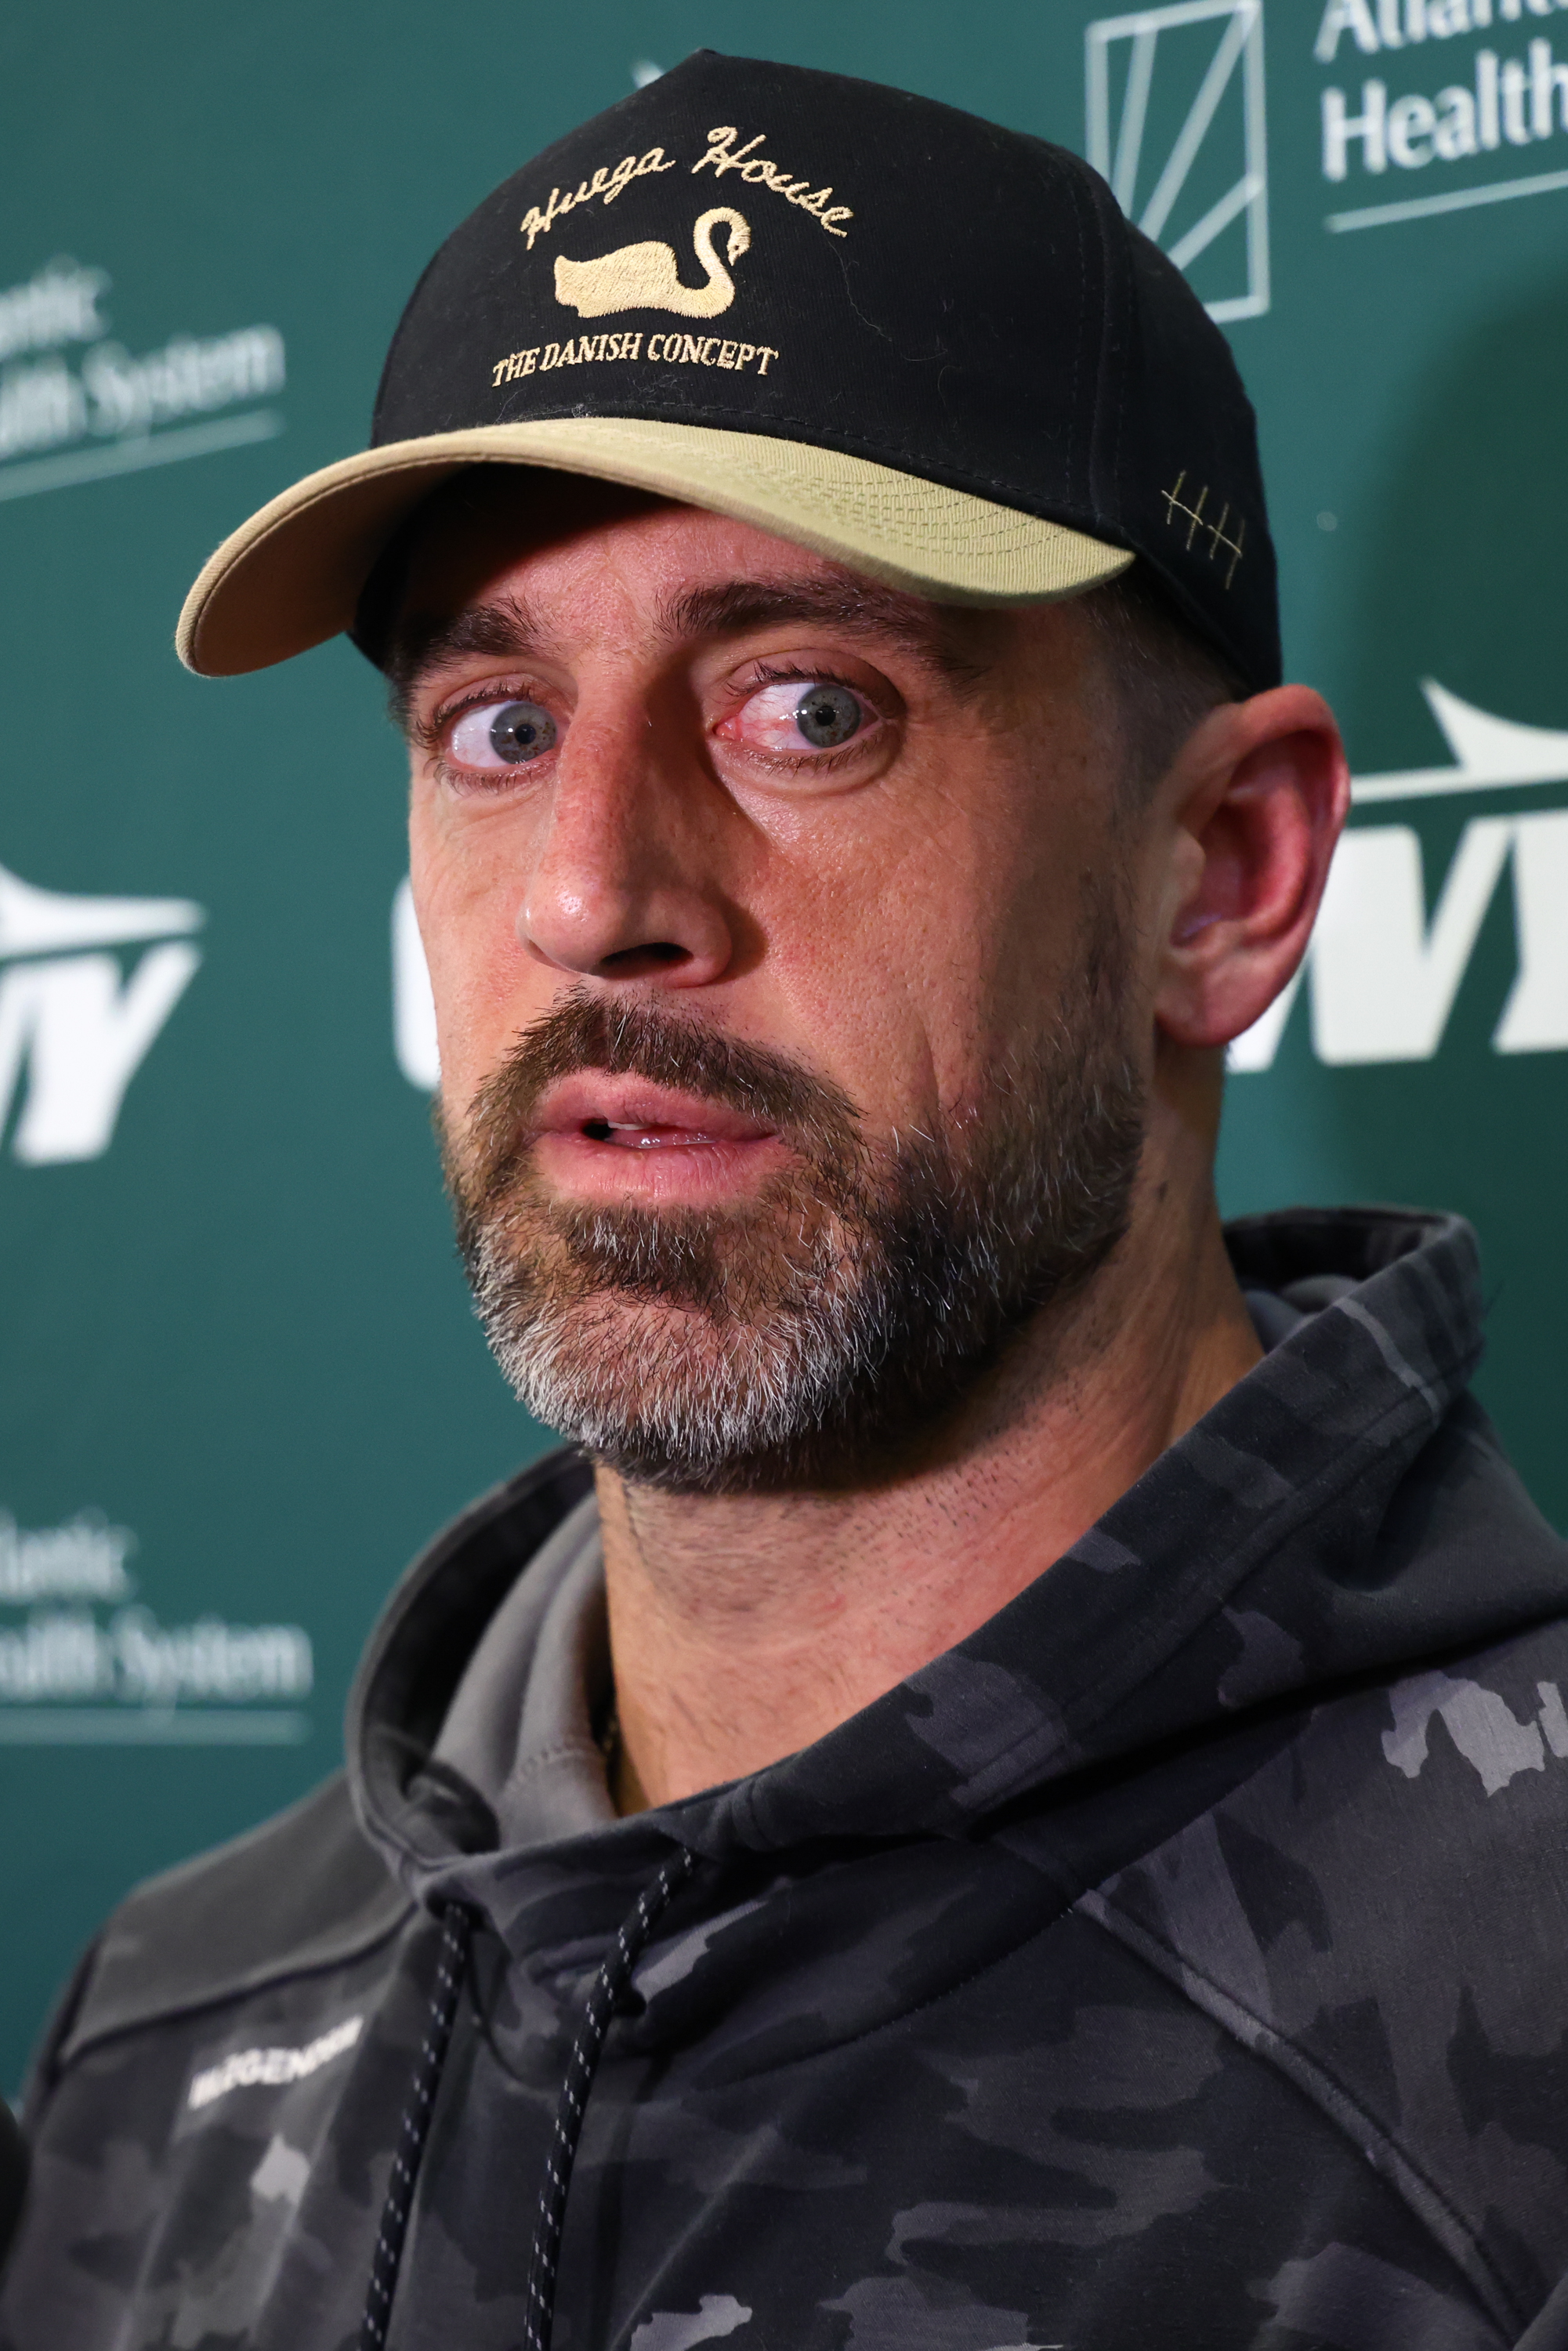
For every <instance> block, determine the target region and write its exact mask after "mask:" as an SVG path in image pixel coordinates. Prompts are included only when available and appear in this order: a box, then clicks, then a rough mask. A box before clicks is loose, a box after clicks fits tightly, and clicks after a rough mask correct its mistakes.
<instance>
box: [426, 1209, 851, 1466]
mask: <svg viewBox="0 0 1568 2351" xmlns="http://www.w3.org/2000/svg"><path fill="white" fill-rule="evenodd" d="M606 1239H608V1236H603V1237H601V1250H600V1251H599V1252H598V1254H599V1256H600V1263H601V1267H603V1269H604V1270H605V1271H606V1272H608V1270H609V1268H608V1267H607V1266H605V1265H604V1259H605V1258H606V1257H607V1256H609V1257H612V1256H613V1254H614V1247H613V1243H611V1245H610V1247H609V1248H608V1249H606V1248H605V1247H604V1245H603V1244H604V1241H605V1240H606ZM656 1248H657V1243H656V1240H655V1253H656ZM639 1253H640V1254H641V1253H643V1252H639ZM810 1254H811V1256H812V1257H813V1258H815V1259H817V1260H818V1262H817V1264H816V1266H815V1267H814V1268H812V1269H810V1270H807V1269H805V1268H800V1269H798V1271H799V1272H800V1273H804V1274H805V1276H806V1278H805V1279H804V1280H799V1279H797V1280H792V1281H791V1282H790V1284H789V1290H790V1293H791V1294H790V1296H789V1301H788V1302H787V1303H780V1304H778V1305H776V1306H775V1307H774V1308H773V1310H772V1311H765V1312H762V1313H760V1314H756V1315H753V1316H750V1317H747V1318H746V1319H742V1318H739V1317H736V1316H731V1315H727V1314H724V1313H722V1312H719V1313H715V1312H713V1311H710V1310H709V1309H708V1308H706V1307H705V1306H694V1305H684V1304H671V1303H666V1302H664V1301H661V1300H659V1299H658V1298H657V1297H655V1296H653V1295H651V1294H650V1293H649V1290H646V1289H644V1288H643V1287H642V1286H641V1285H638V1286H637V1287H634V1288H630V1289H627V1290H615V1289H613V1288H604V1289H599V1290H595V1291H594V1292H592V1293H591V1294H589V1295H586V1296H583V1295H578V1296H575V1297H562V1296H559V1295H553V1294H551V1293H550V1292H549V1290H547V1289H546V1288H544V1286H543V1285H536V1284H535V1283H533V1282H529V1281H528V1280H526V1279H522V1278H520V1277H519V1272H518V1269H517V1264H516V1262H515V1261H514V1260H513V1259H511V1258H510V1257H509V1256H508V1254H507V1250H506V1246H505V1242H504V1240H503V1239H502V1238H501V1237H500V1236H498V1235H497V1232H496V1231H495V1230H494V1229H492V1230H490V1231H488V1232H486V1233H485V1234H484V1235H482V1236H480V1237H478V1238H476V1241H475V1243H474V1244H473V1245H472V1246H471V1248H470V1249H469V1250H468V1251H467V1257H468V1273H469V1280H470V1281H471V1283H472V1286H473V1290H474V1299H475V1304H476V1307H477V1309H478V1313H479V1318H480V1321H481V1322H483V1324H484V1327H485V1332H486V1337H487V1339H488V1340H489V1343H490V1347H491V1350H492V1352H493V1353H494V1355H495V1357H496V1360H497V1364H499V1365H500V1368H501V1371H502V1373H503V1374H505V1376H506V1378H507V1381H508V1382H509V1383H510V1384H511V1387H512V1388H513V1390H514V1392H515V1394H516V1395H517V1400H518V1402H519V1403H520V1404H521V1405H523V1406H524V1408H525V1409H526V1410H527V1411H528V1412H529V1413H531V1414H532V1415H533V1416H534V1418H535V1419H536V1420H539V1421H542V1422H543V1423H544V1424H545V1426H547V1427H549V1428H555V1429H559V1431H560V1432H561V1434H562V1435H563V1436H565V1437H570V1438H572V1439H574V1440H575V1442H576V1443H577V1444H579V1445H580V1446H582V1447H584V1449H585V1450H586V1451H587V1452H589V1453H590V1454H591V1455H592V1456H593V1457H594V1458H595V1459H596V1460H598V1461H601V1462H603V1463H604V1464H605V1465H606V1466H607V1467H608V1468H612V1469H615V1470H618V1471H619V1472H620V1473H621V1474H622V1476H623V1477H625V1478H627V1479H631V1480H632V1481H633V1482H635V1483H638V1484H643V1485H654V1486H660V1487H663V1488H664V1489H668V1490H671V1491H674V1492H688V1493H692V1492H697V1493H704V1492H706V1493H722V1492H739V1491H746V1490H755V1489H759V1488H767V1487H779V1486H786V1485H790V1484H794V1483H797V1482H799V1481H800V1480H801V1479H810V1477H811V1476H812V1474H813V1472H816V1473H818V1474H820V1473H821V1470H822V1469H823V1468H825V1467H826V1466H827V1464H826V1460H825V1457H826V1456H827V1455H830V1454H831V1453H835V1452H837V1451H838V1450H839V1449H840V1447H839V1446H838V1445H835V1444H834V1443H832V1442H831V1437H830V1432H831V1431H834V1430H835V1429H836V1430H841V1431H843V1432H844V1433H845V1434H846V1435H847V1433H848V1432H847V1429H846V1428H845V1424H846V1421H848V1422H851V1423H853V1424H854V1426H856V1428H857V1429H859V1430H861V1431H862V1432H865V1423H866V1420H867V1418H868V1415H867V1413H866V1411H865V1408H864V1404H863V1402H861V1400H863V1399H868V1398H870V1397H871V1396H873V1395H874V1394H875V1392H876V1389H877V1386H878V1373H879V1369H880V1367H881V1366H882V1365H883V1364H884V1363H885V1361H886V1356H887V1347H888V1325H889V1322H890V1320H894V1319H896V1318H895V1317H893V1316H890V1313H889V1302H888V1297H887V1290H888V1284H887V1281H886V1279H885V1270H883V1269H879V1270H878V1274H877V1277H876V1278H873V1279H871V1280H867V1278H866V1270H865V1269H864V1268H863V1267H862V1269H861V1270H860V1272H859V1274H858V1275H857V1276H855V1277H851V1276H850V1275H849V1273H848V1270H847V1267H846V1264H845V1258H844V1253H843V1252H842V1251H841V1250H836V1249H833V1248H832V1247H831V1245H830V1244H829V1241H828V1237H827V1236H826V1235H825V1234H824V1235H823V1236H821V1240H820V1241H819V1242H818V1244H817V1246H816V1247H815V1248H814V1249H812V1250H811V1252H810ZM646 1278H647V1277H646V1276H645V1275H644V1277H643V1279H644V1280H646ZM857 1403H859V1404H860V1408H859V1409H857ZM867 1433H868V1432H867Z"/></svg>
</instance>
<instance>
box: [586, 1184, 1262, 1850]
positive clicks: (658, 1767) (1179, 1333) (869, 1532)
mask: <svg viewBox="0 0 1568 2351" xmlns="http://www.w3.org/2000/svg"><path fill="white" fill-rule="evenodd" d="M1151 1159H1153V1160H1154V1161H1155V1163H1156V1164H1155V1165H1151V1164H1150V1162H1151ZM1161 1162H1164V1163H1166V1164H1165V1165H1160V1164H1158V1163H1161ZM1168 1163H1169V1155H1168V1154H1167V1153H1164V1152H1156V1153H1152V1154H1149V1155H1146V1156H1145V1172H1144V1175H1143V1176H1142V1178H1141V1179H1140V1184H1139V1187H1138V1195H1139V1196H1138V1199H1137V1202H1136V1204H1135V1206H1134V1216H1133V1221H1132V1226H1131V1228H1130V1230H1129V1232H1128V1234H1127V1237H1126V1238H1125V1239H1124V1241H1123V1243H1122V1244H1121V1246H1120V1247H1119V1249H1117V1250H1116V1252H1115V1253H1114V1255H1113V1258H1112V1259H1111V1260H1110V1261H1109V1262H1108V1263H1107V1264H1106V1265H1105V1266H1104V1267H1103V1269H1102V1270H1101V1272H1100V1274H1099V1275H1098V1276H1097V1277H1096V1279H1095V1280H1093V1281H1092V1283H1091V1284H1090V1285H1089V1286H1088V1288H1087V1289H1086V1290H1085V1291H1084V1292H1083V1293H1082V1296H1081V1297H1080V1298H1078V1299H1077V1300H1076V1301H1073V1302H1072V1303H1071V1306H1070V1307H1068V1308H1067V1309H1066V1310H1051V1309H1046V1310H1045V1311H1043V1312H1042V1313H1041V1315H1040V1317H1039V1318H1037V1321H1036V1322H1035V1323H1034V1324H1033V1325H1031V1326H1030V1328H1029V1329H1027V1330H1026V1331H1025V1332H1022V1333H1021V1334H1020V1336H1019V1338H1018V1340H1017V1341H1015V1343H1013V1345H1012V1346H1011V1348H1010V1349H1009V1352H1008V1353H1007V1355H1006V1357H1005V1358H1004V1360H1003V1361H1002V1362H1001V1363H1000V1364H998V1366H997V1367H996V1369H995V1370H994V1371H993V1372H992V1373H991V1374H989V1375H988V1377H987V1378H986V1379H985V1380H984V1381H983V1382H982V1383H981V1384H979V1385H978V1386H977V1388H976V1389H975V1390H974V1391H972V1392H971V1393H970V1394H969V1395H967V1397H966V1399H965V1400H964V1402H963V1404H962V1405H961V1406H960V1407H959V1408H958V1409H956V1411H955V1413H954V1414H953V1415H952V1416H951V1417H950V1419H949V1420H948V1422H947V1423H946V1424H945V1425H943V1426H939V1427H937V1428H936V1429H934V1430H926V1431H925V1432H923V1434H922V1437H921V1438H920V1440H919V1443H918V1445H917V1446H916V1447H913V1448H912V1449H911V1452H910V1454H909V1456H908V1458H906V1459H904V1461H902V1462H896V1463H893V1464H885V1463H884V1464H882V1465H880V1466H879V1469H878V1472H877V1474H876V1475H875V1476H874V1477H873V1478H868V1479H867V1480H866V1481H865V1482H864V1483H863V1484H857V1485H855V1486H852V1487H850V1488H846V1489H842V1490H832V1491H813V1492H789V1493H781V1494H738V1495H680V1494H665V1493H661V1492H658V1491H655V1490H653V1489H649V1488H647V1487H629V1486H627V1485H626V1484H625V1483H624V1481H623V1480H622V1479H619V1478H618V1477H615V1476H613V1475H612V1474H611V1473H609V1472H607V1471H604V1470H601V1472H600V1475H599V1497H600V1509H601V1519H602V1523H603V1533H604V1558H605V1572H606V1581H607V1586H608V1593H609V1603H610V1631H611V1648H612V1657H613V1661H614V1670H615V1686H616V1694H617V1705H618V1708H619V1714H620V1724H621V1735H622V1750H621V1759H620V1764H619V1768H618V1771H617V1774H616V1780H617V1785H616V1790H615V1792H616V1796H617V1801H618V1802H619V1803H620V1804H621V1807H622V1810H632V1809H635V1808H636V1807H637V1805H638V1803H639V1802H640V1801H642V1802H650V1803H654V1804H657V1803H664V1802H671V1801H674V1800H675V1799H677V1798H679V1797H681V1796H685V1795H690V1794H692V1793H694V1792H695V1791H696V1790H698V1789H700V1788H706V1787H713V1786H715V1785H716V1784H717V1783H718V1782H723V1781H726V1780H732V1779H737V1778H739V1777H741V1776H742V1775H744V1774H746V1773H747V1772H751V1771H759V1770H760V1769H762V1767H763V1766H764V1765H766V1764H768V1763H772V1762H776V1761H779V1758H780V1757H781V1756H785V1755H789V1754H793V1753H794V1752H795V1751H796V1750H798V1749H800V1748H801V1747H804V1746H807V1745H809V1744H810V1741H811V1740H815V1739H820V1738H821V1737H822V1736H823V1735H824V1734H825V1733H826V1732H827V1731H829V1730H831V1729H834V1728H835V1727H836V1725H838V1724H839V1723H841V1722H843V1721H846V1720H847V1719H848V1718H849V1717H850V1716H851V1715H852V1714H855V1713H858V1712H859V1711H860V1709H861V1708H862V1707H865V1706H868V1705H870V1704H871V1702H872V1700H873V1699H874V1698H880V1697H881V1696H882V1695H883V1692H884V1691H886V1690H889V1689H892V1688H893V1687H895V1686H896V1684H898V1683H899V1682H901V1681H903V1680H904V1678H905V1677H907V1676H908V1675H909V1674H911V1673H914V1672H915V1671H916V1670H917V1669H918V1668H919V1667H921V1666H924V1665H926V1664H928V1663H929V1662H930V1660H931V1659H932V1658H933V1657H935V1656H939V1655H940V1654H941V1653H942V1651H943V1650H945V1649H947V1648H950V1647H952V1646H953V1645H954V1643H955V1642H957V1641H961V1640H962V1639H964V1637H965V1636H966V1635H967V1634H969V1633H972V1632H974V1631H975V1630H976V1628H977V1626H978V1625H982V1624H984V1623H985V1621H986V1620H987V1618H988V1617H989V1616H992V1615H994V1614H996V1612H997V1610H998V1608H1001V1607H1003V1606H1005V1605H1006V1604H1007V1603H1008V1602H1009V1600H1011V1599H1014V1598H1015V1597H1016V1596H1017V1594H1018V1593H1020V1592H1021V1591H1022V1590H1023V1589H1024V1588H1025V1586H1026V1585H1027V1584H1030V1583H1032V1582H1033V1581H1034V1580H1035V1578H1036V1577H1037V1576H1038V1575H1040V1573H1041V1572H1042V1571H1043V1570H1044V1569H1045V1568H1047V1567H1048V1566H1049V1564H1050V1562H1051V1561H1052V1560H1054V1559H1056V1558H1059V1557H1060V1556H1061V1553H1062V1552H1064V1551H1066V1550H1067V1549H1068V1548H1069V1546H1070V1545H1071V1543H1072V1542H1074V1541H1076V1540H1077V1538H1078V1537H1079V1536H1080V1535H1082V1533H1083V1532H1084V1531H1085V1530H1086V1529H1087V1528H1089V1527H1091V1526H1092V1525H1093V1523H1094V1521H1095V1520H1097V1519H1098V1518H1100V1517H1101V1516H1102V1515H1103V1512H1104V1511H1105V1510H1107V1509H1108V1508H1109V1507H1110V1505H1111V1504H1112V1503H1113V1501H1114V1500H1115V1499H1117V1497H1118V1496H1119V1495H1121V1494H1123V1493H1124V1492H1125V1491H1126V1489H1127V1488H1128V1487H1129V1486H1130V1485H1132V1484H1133V1483H1134V1480H1135V1479H1138V1478H1139V1477H1140V1476H1141V1475H1142V1474H1143V1472H1144V1471H1145V1469H1146V1468H1148V1467H1149V1465H1150V1464H1151V1462H1153V1461H1154V1460H1155V1459H1156V1458H1157V1457H1158V1456H1159V1455H1160V1454H1161V1453H1162V1452H1163V1451H1164V1450H1165V1449H1166V1447H1167V1446H1168V1445H1170V1444H1172V1443H1174V1442H1175V1440H1176V1438H1177V1437H1180V1436H1181V1435H1182V1434H1183V1432H1184V1431H1185V1430H1186V1429H1187V1428H1190V1427H1191V1426H1192V1425H1193V1423H1194V1422H1195V1421H1197V1419H1199V1418H1200V1417H1201V1416H1202V1415H1203V1414H1204V1413H1205V1412H1207V1410H1208V1408H1209V1406H1210V1405H1212V1404H1214V1403H1216V1402H1217V1401H1218V1398H1219V1397H1220V1396H1221V1395H1224V1393H1225V1391H1226V1390H1227V1389H1228V1388H1229V1387H1230V1386H1231V1385H1233V1384H1234V1383H1235V1382H1236V1381H1237V1380H1238V1379H1239V1378H1240V1377H1241V1376H1242V1374H1244V1373H1245V1372H1247V1371H1249V1370H1250V1369H1251V1367H1252V1365H1253V1364H1255V1363H1256V1362H1257V1361H1258V1360H1259V1356H1260V1348H1259V1345H1258V1342H1257V1339H1256V1336H1255V1335H1254V1333H1253V1330H1252V1325H1251V1322H1250V1320H1249V1316H1248V1313H1247V1310H1246V1306H1245V1302H1244V1301H1243V1300H1242V1297H1241V1294H1240V1291H1239V1288H1238V1286H1237V1283H1236V1280H1235V1277H1234V1275H1233V1273H1232V1272H1231V1270H1230V1264H1229V1260H1228V1257H1227V1256H1226V1252H1225V1247H1224V1242H1223V1240H1222V1238H1221V1235H1220V1229H1219V1218H1218V1210H1217V1208H1216V1207H1215V1203H1214V1196H1213V1192H1212V1187H1211V1186H1210V1184H1209V1181H1208V1176H1207V1158H1205V1160H1204V1162H1203V1166H1202V1177H1201V1182H1200V1183H1198V1184H1197V1185H1196V1186H1181V1185H1180V1184H1178V1183H1176V1182H1173V1180H1172V1178H1173V1177H1174V1176H1176V1173H1177V1171H1176V1168H1175V1167H1173V1166H1171V1165H1169V1164H1168ZM1185 1172H1186V1173H1188V1174H1189V1175H1190V1173H1191V1172H1192V1171H1190V1170H1188V1171H1185ZM1184 1192H1185V1194H1186V1198H1187V1200H1188V1202H1189V1209H1188V1213H1186V1215H1181V1214H1176V1215H1173V1214H1172V1204H1173V1196H1175V1197H1176V1198H1180V1197H1181V1196H1183V1194H1184Z"/></svg>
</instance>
